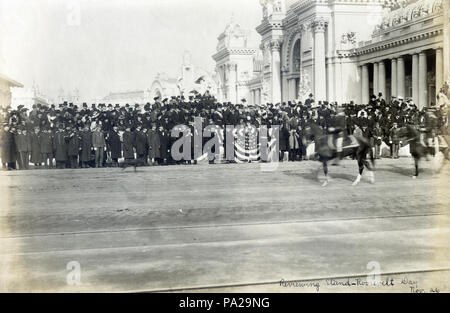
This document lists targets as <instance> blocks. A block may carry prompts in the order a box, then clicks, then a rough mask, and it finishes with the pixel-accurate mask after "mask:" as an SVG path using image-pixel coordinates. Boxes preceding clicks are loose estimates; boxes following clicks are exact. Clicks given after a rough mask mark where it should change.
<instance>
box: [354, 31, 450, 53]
mask: <svg viewBox="0 0 450 313" xmlns="http://www.w3.org/2000/svg"><path fill="white" fill-rule="evenodd" d="M442 33H443V29H434V30H430V31H427V32H423V33H420V34H415V35H411V36H408V37H404V38H397V39H395V40H390V41H385V42H376V43H373V44H368V45H367V46H364V47H361V48H357V49H355V50H354V53H353V55H356V56H359V55H364V54H368V53H372V52H376V51H380V50H385V49H389V48H394V47H397V46H401V45H404V44H407V43H411V42H415V41H420V40H424V39H427V38H431V37H436V36H438V35H441V34H442Z"/></svg>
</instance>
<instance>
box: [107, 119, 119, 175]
mask: <svg viewBox="0 0 450 313" xmlns="http://www.w3.org/2000/svg"><path fill="white" fill-rule="evenodd" d="M121 144H122V143H121V142H120V136H119V129H118V127H117V126H114V127H113V128H112V129H111V130H110V131H109V132H108V133H107V135H106V149H107V154H108V159H111V162H112V166H113V167H117V166H118V164H119V163H118V161H119V158H121V157H122V148H121Z"/></svg>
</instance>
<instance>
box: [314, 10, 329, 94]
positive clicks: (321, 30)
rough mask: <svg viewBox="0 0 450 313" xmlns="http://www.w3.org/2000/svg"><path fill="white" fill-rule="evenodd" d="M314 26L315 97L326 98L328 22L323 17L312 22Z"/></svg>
mask: <svg viewBox="0 0 450 313" xmlns="http://www.w3.org/2000/svg"><path fill="white" fill-rule="evenodd" d="M312 27H313V28H314V99H315V100H316V101H317V102H318V101H321V100H322V101H323V100H326V97H327V79H326V66H325V28H326V27H327V22H326V21H325V20H324V19H323V18H318V19H315V20H314V21H313V22H312Z"/></svg>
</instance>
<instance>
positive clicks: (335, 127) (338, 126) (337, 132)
mask: <svg viewBox="0 0 450 313" xmlns="http://www.w3.org/2000/svg"><path fill="white" fill-rule="evenodd" d="M346 130H347V121H346V119H345V112H344V108H342V107H338V108H337V111H336V115H335V116H334V118H333V119H332V121H331V127H329V128H328V133H329V134H333V135H334V142H335V146H336V153H337V158H338V161H340V160H342V149H343V142H344V137H346V136H347V131H346Z"/></svg>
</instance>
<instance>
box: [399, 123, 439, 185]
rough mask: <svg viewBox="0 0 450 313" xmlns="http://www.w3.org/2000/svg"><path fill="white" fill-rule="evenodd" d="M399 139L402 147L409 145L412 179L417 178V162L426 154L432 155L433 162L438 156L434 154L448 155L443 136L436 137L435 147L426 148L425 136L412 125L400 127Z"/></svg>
mask: <svg viewBox="0 0 450 313" xmlns="http://www.w3.org/2000/svg"><path fill="white" fill-rule="evenodd" d="M399 137H400V140H401V141H402V146H406V145H408V144H409V151H410V153H411V156H412V157H413V159H414V175H413V176H412V178H417V177H418V176H419V161H420V159H421V158H423V157H426V156H427V155H428V154H431V155H434V157H435V160H438V157H439V156H438V155H436V154H435V153H436V152H442V153H443V154H444V155H447V153H448V143H447V141H446V140H445V138H444V137H443V136H437V137H436V138H438V141H439V143H435V144H436V146H435V147H434V146H427V144H426V142H425V140H424V137H425V134H423V133H421V132H420V131H419V129H417V128H416V127H414V126H413V125H407V126H404V127H400V129H399ZM442 165H443V162H441V164H439V166H438V168H437V170H436V172H438V171H439V169H440V167H441V166H442Z"/></svg>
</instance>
